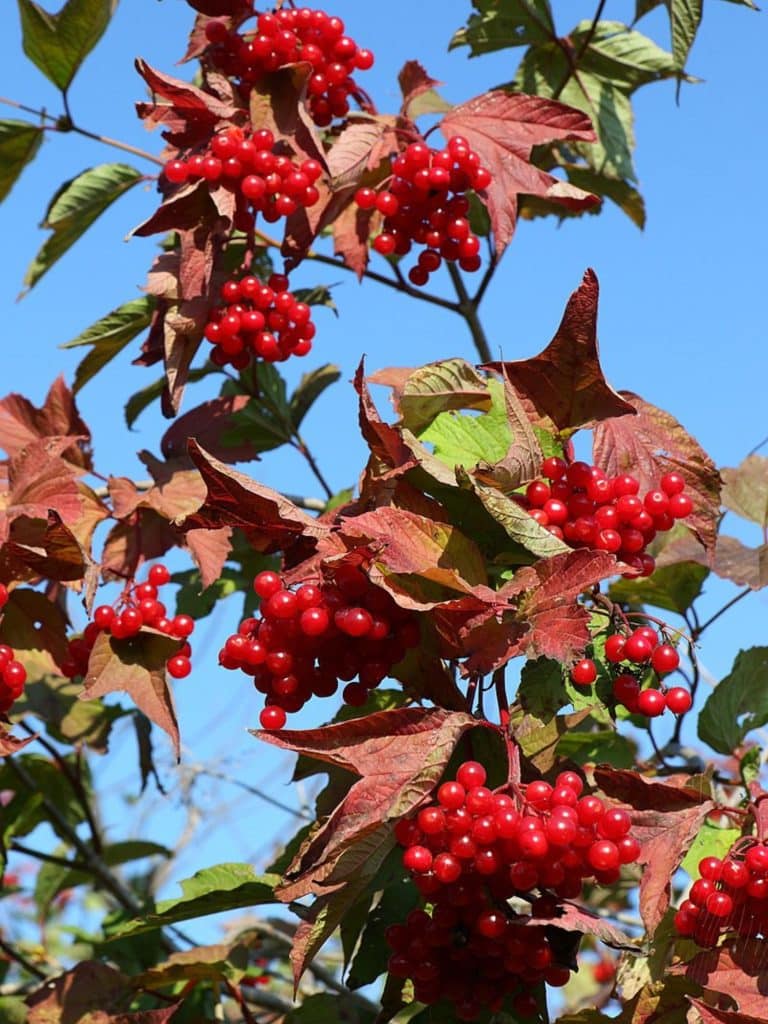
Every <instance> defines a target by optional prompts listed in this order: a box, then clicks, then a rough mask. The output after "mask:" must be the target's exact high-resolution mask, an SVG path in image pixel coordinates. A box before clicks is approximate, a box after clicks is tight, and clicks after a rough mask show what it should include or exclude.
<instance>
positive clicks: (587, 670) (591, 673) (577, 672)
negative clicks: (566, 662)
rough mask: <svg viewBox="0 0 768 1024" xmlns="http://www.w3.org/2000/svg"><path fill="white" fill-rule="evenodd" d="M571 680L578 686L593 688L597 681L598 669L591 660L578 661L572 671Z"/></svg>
mask: <svg viewBox="0 0 768 1024" xmlns="http://www.w3.org/2000/svg"><path fill="white" fill-rule="evenodd" d="M571 679H572V680H573V682H574V683H575V684H576V685H577V686H591V684H592V683H594V681H595V680H596V679H597V667H596V665H595V663H594V661H592V659H591V658H583V659H582V660H581V661H577V662H576V664H575V665H574V666H573V668H572V669H571Z"/></svg>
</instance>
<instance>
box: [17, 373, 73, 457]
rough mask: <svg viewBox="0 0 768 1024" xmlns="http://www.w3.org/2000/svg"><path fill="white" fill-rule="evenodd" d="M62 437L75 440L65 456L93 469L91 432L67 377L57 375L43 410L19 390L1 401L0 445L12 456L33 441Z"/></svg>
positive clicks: (64, 452)
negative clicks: (18, 393) (68, 385)
mask: <svg viewBox="0 0 768 1024" xmlns="http://www.w3.org/2000/svg"><path fill="white" fill-rule="evenodd" d="M60 437H70V438H71V439H72V442H71V444H70V445H69V446H67V447H66V448H65V449H64V450H63V452H62V458H64V459H65V460H66V461H67V462H71V463H72V464H73V465H74V466H77V467H79V468H80V469H82V470H90V469H93V462H92V456H91V444H90V442H91V432H90V430H89V429H88V427H87V425H86V423H85V422H84V420H83V419H82V417H81V416H80V413H79V412H78V409H77V404H76V403H75V399H74V395H73V394H72V392H71V391H70V389H69V388H68V387H67V385H66V383H65V381H64V378H63V377H57V378H56V380H55V381H54V382H53V384H52V385H51V387H50V388H49V390H48V394H47V395H46V396H45V401H44V402H43V404H42V406H41V407H40V408H39V409H38V408H37V407H36V406H35V405H33V404H32V402H30V401H29V399H28V398H25V397H24V396H23V395H17V394H15V393H14V394H10V395H6V396H5V398H3V399H2V400H1V401H0V448H4V449H5V451H6V452H7V453H8V455H10V456H11V457H13V456H15V455H18V454H20V452H21V451H22V449H24V448H25V447H26V446H27V445H29V444H30V443H31V442H33V441H37V440H40V439H42V438H60Z"/></svg>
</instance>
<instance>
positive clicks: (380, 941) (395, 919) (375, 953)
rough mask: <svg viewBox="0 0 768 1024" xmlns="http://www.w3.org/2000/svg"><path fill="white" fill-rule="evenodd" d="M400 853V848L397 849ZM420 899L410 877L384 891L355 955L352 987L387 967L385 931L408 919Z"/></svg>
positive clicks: (367, 982) (362, 983)
mask: <svg viewBox="0 0 768 1024" xmlns="http://www.w3.org/2000/svg"><path fill="white" fill-rule="evenodd" d="M396 854H397V855H398V856H399V851H396ZM418 901H419V893H418V890H417V889H416V886H415V885H414V884H413V882H411V881H410V879H402V878H401V879H398V880H397V881H396V882H395V883H394V885H391V886H389V887H388V888H387V889H385V891H384V892H383V893H382V896H381V899H380V900H379V902H378V903H377V904H376V906H375V907H374V909H373V910H372V911H371V912H370V914H369V915H368V923H367V924H366V926H365V929H364V930H363V933H362V935H361V937H360V944H359V946H358V949H357V952H356V954H355V958H354V960H353V961H352V967H351V969H350V972H349V977H348V978H347V985H348V986H349V987H350V988H351V989H357V988H362V987H363V985H370V984H371V983H372V982H374V981H375V980H376V979H377V978H378V977H379V975H381V974H383V973H384V971H385V970H386V963H387V957H388V956H389V946H388V945H387V940H386V939H385V937H384V933H385V932H386V930H387V928H388V927H389V926H390V925H393V924H398V923H400V922H402V921H405V919H406V917H407V915H408V913H409V911H411V910H413V908H414V907H415V906H416V904H417V903H418Z"/></svg>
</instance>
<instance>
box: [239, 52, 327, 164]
mask: <svg viewBox="0 0 768 1024" xmlns="http://www.w3.org/2000/svg"><path fill="white" fill-rule="evenodd" d="M312 73H313V68H312V65H311V64H310V63H309V62H308V61H300V62H299V63H297V64H286V65H285V66H284V67H282V68H279V69H278V70H277V71H271V72H269V73H268V74H265V75H261V76H260V77H259V79H258V80H257V81H256V82H254V84H253V86H252V88H251V97H250V114H251V124H252V125H253V129H254V130H256V129H258V128H268V129H269V130H270V131H271V132H272V134H273V135H274V136H275V139H277V140H278V141H282V142H286V143H288V144H289V145H290V146H291V148H292V149H293V150H294V152H295V153H296V154H297V155H298V156H300V157H302V158H304V159H312V160H318V161H319V162H320V163H321V164H322V166H323V167H324V168H327V166H328V165H327V164H326V159H325V151H324V149H323V146H322V144H321V142H320V139H319V136H318V133H317V128H316V127H315V124H314V122H313V120H312V118H311V117H310V116H309V113H308V111H307V106H306V102H305V99H306V94H307V81H308V80H309V77H310V75H311V74H312Z"/></svg>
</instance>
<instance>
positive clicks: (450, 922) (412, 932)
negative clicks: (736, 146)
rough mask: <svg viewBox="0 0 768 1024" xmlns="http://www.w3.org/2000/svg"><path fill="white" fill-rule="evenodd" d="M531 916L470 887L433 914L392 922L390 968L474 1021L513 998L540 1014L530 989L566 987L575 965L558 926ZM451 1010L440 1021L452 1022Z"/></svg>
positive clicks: (520, 1009)
mask: <svg viewBox="0 0 768 1024" xmlns="http://www.w3.org/2000/svg"><path fill="white" fill-rule="evenodd" d="M525 922H526V919H525V918H524V917H522V916H520V915H517V914H514V913H513V912H512V911H510V910H506V909H505V910H500V909H499V908H498V907H496V906H495V905H494V904H493V903H492V902H490V901H489V900H488V898H487V896H486V895H485V893H484V892H483V889H482V887H481V886H479V885H475V886H472V885H466V886H464V888H463V889H462V890H461V891H459V892H458V894H457V898H456V899H455V900H454V901H453V902H450V901H448V900H440V901H437V902H435V903H434V904H433V906H432V912H431V915H430V914H429V913H427V911H426V910H424V909H421V908H419V909H416V910H412V911H411V912H410V914H409V915H408V917H407V918H406V920H405V922H404V923H403V924H395V925H390V927H389V928H388V929H387V931H386V939H387V944H388V945H389V947H390V949H391V950H392V955H391V956H390V958H389V961H388V964H387V969H388V971H389V973H390V974H391V975H392V976H393V977H396V978H411V979H412V980H413V985H414V995H415V997H416V999H418V1000H419V1002H421V1003H426V1004H427V1005H433V1004H434V1003H438V1002H440V1001H441V1000H445V1001H446V1002H447V1003H451V1004H453V1007H454V1013H455V1019H457V1020H460V1021H473V1020H477V1018H478V1017H479V1016H480V1015H481V1014H482V1013H483V1011H484V1010H486V1009H488V1010H490V1011H491V1012H496V1011H499V1010H501V1009H502V1006H503V1004H504V1002H505V1000H506V999H508V998H510V997H511V1003H512V1008H513V1009H514V1011H515V1013H516V1014H517V1015H519V1016H520V1017H522V1018H526V1019H527V1018H537V1017H538V1010H539V1007H538V1005H537V1002H536V999H535V997H534V996H533V993H532V992H531V989H532V988H533V986H535V985H537V984H539V983H540V982H542V981H546V983H547V984H548V985H552V986H553V987H560V986H562V985H565V984H566V983H567V981H568V980H569V978H570V973H571V972H570V968H569V967H568V966H567V965H566V964H564V963H561V962H559V961H560V956H559V955H558V950H559V949H561V948H568V947H567V940H566V943H563V942H562V941H560V942H559V941H558V940H559V939H561V938H565V933H563V932H560V930H559V929H557V928H550V927H548V928H546V929H545V928H540V927H537V926H532V925H527V926H526V923H525ZM454 1013H450V1012H449V1011H447V1010H446V1014H445V1015H444V1016H441V1017H440V1018H439V1019H441V1020H453V1019H454Z"/></svg>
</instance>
